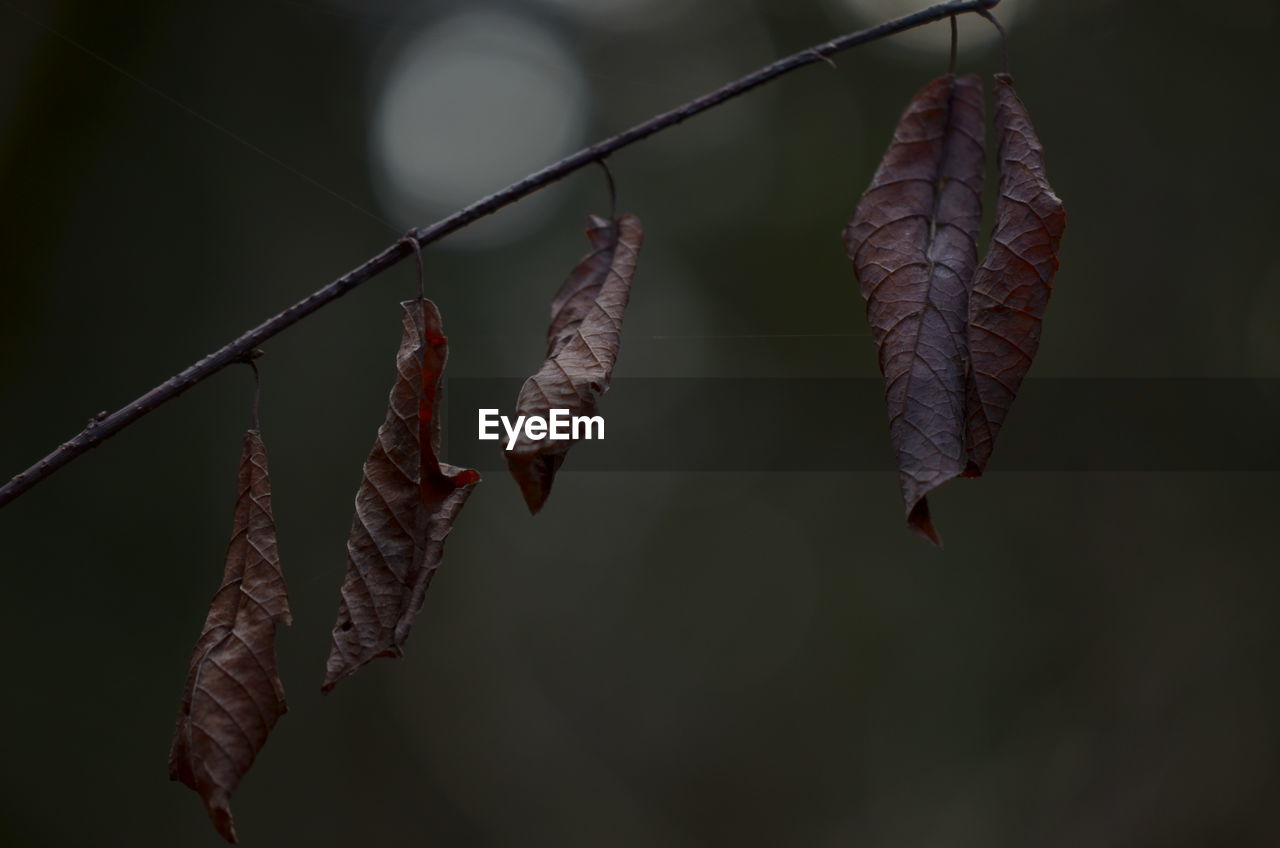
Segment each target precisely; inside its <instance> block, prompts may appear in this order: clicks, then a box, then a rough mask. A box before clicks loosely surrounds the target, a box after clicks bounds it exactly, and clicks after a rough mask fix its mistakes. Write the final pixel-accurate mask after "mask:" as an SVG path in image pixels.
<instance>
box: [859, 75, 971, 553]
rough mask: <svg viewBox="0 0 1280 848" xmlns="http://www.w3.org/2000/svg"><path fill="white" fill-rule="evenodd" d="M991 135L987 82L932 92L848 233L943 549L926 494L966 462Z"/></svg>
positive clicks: (911, 514)
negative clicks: (972, 314) (973, 293)
mask: <svg viewBox="0 0 1280 848" xmlns="http://www.w3.org/2000/svg"><path fill="white" fill-rule="evenodd" d="M984 129H985V128H984V124H983V115H982V83H981V81H980V80H979V79H978V78H977V77H959V78H957V77H955V76H950V75H948V76H944V77H940V78H938V79H935V80H933V81H932V82H930V83H929V84H928V85H926V86H925V87H924V88H923V89H921V90H920V92H919V93H918V94H916V96H915V97H914V98H912V100H911V102H910V104H909V105H908V106H907V109H906V111H905V112H904V113H903V115H902V117H901V119H900V120H899V122H898V126H897V128H896V129H895V130H894V134H893V140H892V141H891V142H890V144H889V148H888V150H887V151H886V152H885V155H884V158H883V159H882V160H881V162H880V167H879V169H878V170H877V171H876V173H875V176H874V177H873V178H872V180H871V185H870V186H869V187H868V188H867V190H866V192H865V193H864V194H863V196H862V199H861V200H860V201H859V203H858V207H857V209H856V210H855V212H854V215H853V218H852V219H851V220H850V222H849V225H848V227H846V228H845V231H844V239H845V247H846V249H847V251H848V254H849V258H850V260H852V262H853V266H854V270H855V272H856V274H857V276H858V282H859V287H860V289H861V292H862V296H863V297H864V298H866V301H867V319H868V322H869V323H870V325H871V330H872V336H873V338H874V340H875V344H876V346H877V348H878V349H879V362H880V371H881V373H882V374H883V375H884V380H885V396H886V399H887V401H888V407H889V433H890V439H891V441H892V443H893V447H894V451H895V452H896V454H897V462H898V469H899V480H900V484H901V487H902V496H903V500H904V501H905V503H906V512H907V521H908V523H909V525H910V526H911V527H912V528H913V529H915V530H917V531H918V532H920V533H921V534H923V535H924V536H925V537H926V538H928V539H930V540H931V541H932V542H934V544H940V541H939V539H938V535H937V532H936V531H935V530H934V528H933V523H932V521H931V520H930V517H929V506H928V501H927V500H926V497H925V496H926V495H927V494H928V493H929V492H931V491H932V490H933V489H935V488H937V487H938V486H940V485H941V484H942V483H944V482H946V481H947V480H950V479H951V478H953V477H956V476H958V475H960V474H961V473H962V472H963V471H964V470H965V462H966V451H965V423H964V422H965V404H966V376H965V369H966V363H967V359H968V354H967V348H968V343H967V332H968V331H967V324H968V317H969V308H968V302H969V286H970V284H971V282H972V280H973V272H974V268H975V266H976V265H977V261H978V259H977V257H978V249H977V236H978V229H979V227H980V225H981V219H982V178H983V166H984V153H983V135H984Z"/></svg>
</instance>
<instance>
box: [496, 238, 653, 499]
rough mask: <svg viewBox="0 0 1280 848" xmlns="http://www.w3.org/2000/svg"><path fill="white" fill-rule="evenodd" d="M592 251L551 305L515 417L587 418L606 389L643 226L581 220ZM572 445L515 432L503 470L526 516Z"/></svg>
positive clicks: (543, 494) (547, 492)
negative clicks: (539, 358) (537, 359)
mask: <svg viewBox="0 0 1280 848" xmlns="http://www.w3.org/2000/svg"><path fill="white" fill-rule="evenodd" d="M587 240H588V241H589V242H590V243H591V247H592V251H591V253H589V254H588V255H587V256H585V257H583V259H582V261H581V262H579V263H578V265H577V267H575V268H574V269H573V271H572V272H570V274H569V277H568V279H566V280H565V282H564V285H562V286H561V287H560V291H559V292H557V293H556V296H555V298H554V299H552V301H551V324H550V326H548V328H547V358H546V360H545V361H544V362H543V363H542V366H541V367H540V368H539V369H538V371H537V373H536V374H534V375H533V376H532V377H530V378H529V379H528V380H526V381H525V383H524V385H523V386H522V387H521V388H520V396H519V398H517V400H516V414H517V415H523V416H535V415H536V416H541V417H544V418H545V417H548V416H549V415H550V413H551V410H553V409H567V410H569V414H570V415H574V416H577V415H592V414H594V413H595V411H596V402H597V401H598V400H599V398H600V396H601V395H603V394H604V393H605V392H607V391H608V390H609V380H610V377H611V376H612V374H613V366H614V363H615V362H617V359H618V350H619V348H620V346H621V343H622V316H623V312H624V311H625V310H626V308H627V301H628V300H629V299H630V297H631V281H632V280H633V279H634V278H635V273H636V259H637V257H638V255H639V252H640V246H641V244H642V243H643V241H644V227H642V226H641V224H640V219H638V218H636V217H635V216H634V215H622V216H620V217H618V218H616V219H614V220H607V219H605V218H601V217H600V216H598V215H590V216H588V218H587ZM572 444H573V443H572V441H568V440H566V441H551V440H550V439H538V440H534V439H530V438H529V437H528V435H527V434H526V433H525V432H523V431H522V432H521V434H520V436H519V438H518V439H517V441H516V443H515V445H514V446H513V448H512V449H511V450H510V451H508V452H507V467H508V469H509V470H510V471H511V476H512V477H514V478H515V481H516V483H517V484H518V485H519V486H520V493H521V494H522V495H523V496H524V500H525V503H526V504H527V505H528V507H529V512H531V513H534V514H536V513H537V512H538V511H539V510H540V509H542V506H543V504H545V503H546V501H547V497H548V496H549V495H550V494H551V486H552V484H553V483H554V482H555V476H556V471H557V470H559V468H560V465H561V464H562V463H563V462H564V459H565V455H566V454H568V452H569V448H570V447H571V446H572Z"/></svg>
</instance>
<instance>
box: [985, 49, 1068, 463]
mask: <svg viewBox="0 0 1280 848" xmlns="http://www.w3.org/2000/svg"><path fill="white" fill-rule="evenodd" d="M996 133H997V134H998V136H999V139H1000V141H999V143H1000V151H999V163H1000V196H999V199H998V200H997V201H996V226H995V230H994V232H993V233H992V236H991V246H990V248H989V249H988V250H987V255H986V257H984V258H983V260H982V265H981V267H979V268H978V271H977V274H976V275H975V276H974V280H973V292H972V294H971V295H970V298H969V354H970V357H971V361H972V373H971V377H970V381H969V415H968V440H969V462H970V470H969V473H971V474H981V473H982V471H983V470H984V469H985V468H986V466H987V461H988V460H989V459H990V458H991V449H992V446H993V444H994V443H995V438H996V435H997V434H998V433H999V432H1000V425H1001V424H1002V423H1004V419H1005V416H1006V415H1007V414H1008V412H1009V407H1010V406H1012V405H1013V401H1014V398H1015V397H1016V396H1017V394H1018V388H1019V387H1020V386H1021V385H1022V378H1023V377H1024V376H1026V373H1027V369H1029V368H1030V367H1031V360H1032V359H1033V358H1034V357H1035V355H1036V350H1037V349H1038V348H1039V347H1040V323H1041V320H1042V319H1043V318H1044V310H1045V307H1046V306H1047V305H1048V303H1049V295H1050V294H1051V292H1052V290H1053V277H1054V275H1055V274H1056V273H1057V272H1058V246H1059V244H1060V243H1061V241H1062V233H1063V230H1064V229H1065V228H1066V224H1067V216H1066V212H1065V210H1064V209H1063V207H1062V201H1061V200H1059V199H1058V197H1057V195H1055V194H1054V193H1053V189H1052V188H1050V187H1049V180H1048V178H1047V177H1046V176H1045V169H1044V150H1043V148H1042V147H1041V146H1040V139H1039V138H1037V137H1036V132H1035V129H1034V128H1033V127H1032V125H1031V117H1030V115H1028V114H1027V108H1026V107H1025V106H1024V105H1023V104H1022V101H1021V100H1019V99H1018V95H1017V94H1016V93H1015V92H1014V89H1013V79H1012V78H1011V77H1010V76H1009V75H1008V74H997V75H996Z"/></svg>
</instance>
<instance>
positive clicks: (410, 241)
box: [396, 230, 427, 300]
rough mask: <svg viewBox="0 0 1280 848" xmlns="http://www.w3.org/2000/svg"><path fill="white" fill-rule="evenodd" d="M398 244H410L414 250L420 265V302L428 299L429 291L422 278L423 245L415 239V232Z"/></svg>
mask: <svg viewBox="0 0 1280 848" xmlns="http://www.w3.org/2000/svg"><path fill="white" fill-rule="evenodd" d="M396 244H408V245H409V246H410V247H411V248H412V249H413V258H414V259H415V260H416V261H417V263H418V300H426V299H427V295H426V292H427V289H426V285H425V284H424V282H423V278H422V245H420V244H418V240H417V239H416V238H414V237H413V231H412V230H410V231H409V232H408V233H406V234H405V237H404V238H402V239H400V241H398V242H396Z"/></svg>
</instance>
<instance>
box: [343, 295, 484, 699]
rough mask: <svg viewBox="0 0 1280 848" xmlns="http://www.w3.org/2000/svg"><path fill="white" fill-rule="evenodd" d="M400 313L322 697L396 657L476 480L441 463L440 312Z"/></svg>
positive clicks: (427, 308)
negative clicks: (392, 370)
mask: <svg viewBox="0 0 1280 848" xmlns="http://www.w3.org/2000/svg"><path fill="white" fill-rule="evenodd" d="M401 306H403V307H404V335H403V337H402V339H401V342H400V350H399V353H397V355H396V369H397V377H396V382H395V385H394V386H393V387H392V388H391V395H390V399H389V402H388V409H387V418H386V421H385V422H384V423H383V425H382V426H381V427H380V428H378V438H377V440H376V441H375V442H374V444H373V449H372V450H371V451H370V452H369V457H368V459H366V460H365V463H364V478H363V480H362V481H361V484H360V489H359V491H358V492H357V493H356V512H355V518H354V519H353V520H352V523H351V538H350V539H349V540H348V541H347V554H348V557H347V574H346V578H345V580H344V581H343V584H342V598H341V601H340V603H339V605H338V621H337V623H336V624H335V625H334V628H333V646H332V649H331V651H330V653H329V662H328V667H327V670H326V673H325V679H324V684H323V686H322V687H321V688H322V690H323V691H325V692H327V691H329V690H331V689H332V688H333V687H334V686H336V685H337V683H338V681H340V680H342V679H343V678H344V677H347V676H348V675H351V674H353V673H354V672H355V671H356V670H357V669H359V668H360V667H361V666H363V665H365V664H366V663H368V662H369V661H370V660H373V659H375V658H377V657H398V656H400V655H401V654H402V653H403V650H402V649H403V647H404V643H405V641H406V640H407V639H408V638H409V628H410V627H411V626H412V625H413V620H414V618H415V617H416V616H417V614H418V611H419V610H421V609H422V603H423V600H424V598H425V595H426V591H427V586H428V585H429V584H430V582H431V577H432V575H434V574H435V572H436V569H437V568H438V567H439V565H440V560H441V558H442V557H443V556H444V543H445V539H446V538H447V537H448V535H449V531H450V530H451V529H452V528H453V521H454V519H455V518H456V517H457V514H458V511H459V510H460V509H462V505H463V503H465V502H466V500H467V496H468V495H470V494H471V490H472V489H473V488H474V487H475V484H476V483H477V482H479V480H480V475H479V474H477V473H476V472H475V471H468V470H464V469H461V468H456V467H454V466H452V465H448V464H445V463H441V462H440V460H439V454H440V421H439V418H438V417H437V405H438V403H439V400H440V394H441V387H442V384H443V380H444V367H445V361H446V359H447V358H448V350H449V348H448V339H446V338H445V336H444V331H443V329H442V326H441V322H440V312H439V310H437V309H436V305H435V304H434V303H432V302H431V301H429V300H424V299H421V298H420V299H418V300H411V301H405V302H404V303H402V304H401Z"/></svg>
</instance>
